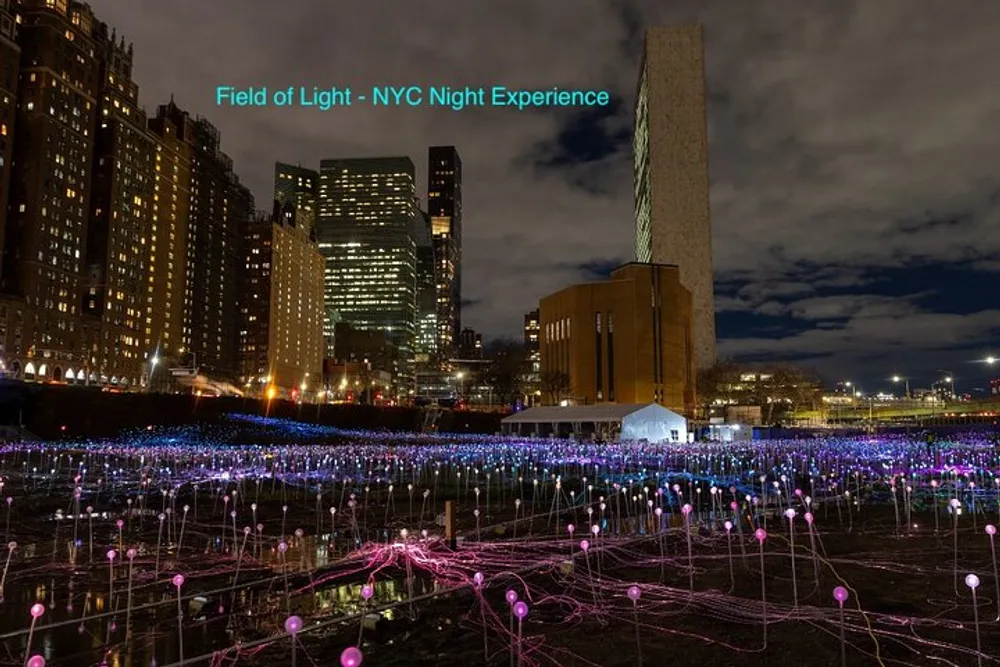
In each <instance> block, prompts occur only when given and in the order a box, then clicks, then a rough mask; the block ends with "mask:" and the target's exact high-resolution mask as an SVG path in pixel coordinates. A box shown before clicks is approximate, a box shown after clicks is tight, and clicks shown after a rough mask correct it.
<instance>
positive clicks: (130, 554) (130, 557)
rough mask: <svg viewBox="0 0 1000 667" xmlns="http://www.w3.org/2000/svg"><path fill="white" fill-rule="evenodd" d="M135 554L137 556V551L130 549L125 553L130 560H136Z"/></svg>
mask: <svg viewBox="0 0 1000 667" xmlns="http://www.w3.org/2000/svg"><path fill="white" fill-rule="evenodd" d="M135 554H136V551H135V549H129V550H128V551H126V552H125V555H126V556H128V559H129V560H132V559H133V558H135Z"/></svg>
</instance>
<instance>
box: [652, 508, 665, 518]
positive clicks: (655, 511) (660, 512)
mask: <svg viewBox="0 0 1000 667" xmlns="http://www.w3.org/2000/svg"><path fill="white" fill-rule="evenodd" d="M653 514H655V515H656V516H663V508H662V507H657V508H656V509H655V510H653Z"/></svg>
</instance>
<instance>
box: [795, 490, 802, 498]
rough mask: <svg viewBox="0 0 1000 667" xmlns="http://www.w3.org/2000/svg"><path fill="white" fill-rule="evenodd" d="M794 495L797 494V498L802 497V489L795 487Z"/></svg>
mask: <svg viewBox="0 0 1000 667" xmlns="http://www.w3.org/2000/svg"><path fill="white" fill-rule="evenodd" d="M795 495H797V496H798V497H799V498H801V497H802V489H795Z"/></svg>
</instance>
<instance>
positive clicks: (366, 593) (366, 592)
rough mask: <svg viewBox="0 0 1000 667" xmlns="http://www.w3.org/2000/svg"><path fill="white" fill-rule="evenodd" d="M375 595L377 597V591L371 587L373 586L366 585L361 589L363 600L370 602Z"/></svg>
mask: <svg viewBox="0 0 1000 667" xmlns="http://www.w3.org/2000/svg"><path fill="white" fill-rule="evenodd" d="M373 595H375V589H374V588H372V587H371V584H365V585H364V586H362V587H361V599H362V600H364V601H365V602H367V601H368V600H371V599H372V596H373Z"/></svg>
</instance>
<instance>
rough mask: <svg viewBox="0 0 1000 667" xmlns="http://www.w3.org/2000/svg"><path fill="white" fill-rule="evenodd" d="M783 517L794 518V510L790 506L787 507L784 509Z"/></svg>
mask: <svg viewBox="0 0 1000 667" xmlns="http://www.w3.org/2000/svg"><path fill="white" fill-rule="evenodd" d="M785 517H786V518H788V519H789V520H792V519H794V518H795V510H793V509H792V508H791V507H789V508H788V509H787V510H785Z"/></svg>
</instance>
